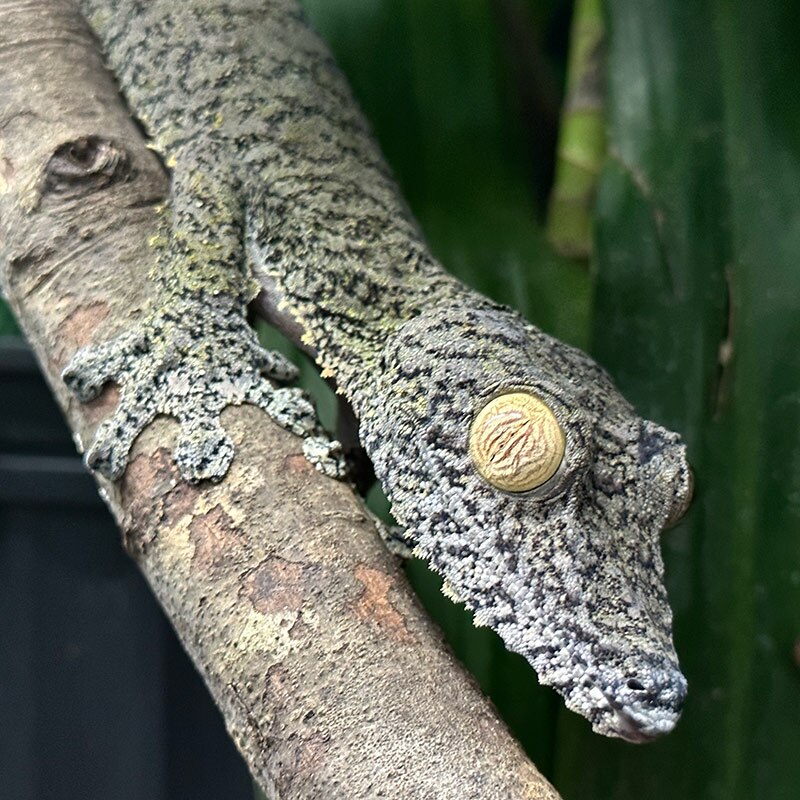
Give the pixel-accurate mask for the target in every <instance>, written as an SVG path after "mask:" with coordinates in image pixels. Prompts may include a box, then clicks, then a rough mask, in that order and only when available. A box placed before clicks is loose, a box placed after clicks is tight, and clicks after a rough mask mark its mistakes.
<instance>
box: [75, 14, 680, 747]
mask: <svg viewBox="0 0 800 800" xmlns="http://www.w3.org/2000/svg"><path fill="white" fill-rule="evenodd" d="M81 6H82V8H83V10H84V12H85V14H86V16H87V18H88V20H89V21H90V23H91V25H92V26H93V28H94V29H95V31H96V32H97V35H98V37H99V38H100V40H101V42H102V44H103V47H104V49H105V52H106V53H107V56H108V60H109V65H110V67H111V68H112V69H113V71H114V72H115V74H116V75H117V78H118V80H119V83H120V86H121V88H122V90H123V92H124V94H125V97H126V99H127V101H128V103H129V104H130V106H131V109H132V111H133V113H135V115H136V116H137V117H138V118H139V120H140V121H141V122H142V123H143V124H144V125H145V127H146V128H147V130H148V131H149V132H150V134H151V135H152V136H153V139H154V146H155V147H156V148H157V149H158V150H159V151H160V152H161V153H162V154H163V156H164V159H165V162H166V163H167V164H168V166H169V167H170V168H171V170H172V193H171V198H170V208H169V212H168V213H165V216H164V227H163V233H162V235H161V236H160V237H158V240H157V241H156V242H155V248H156V252H157V259H156V261H157V264H156V268H155V270H154V276H155V279H156V281H157V284H158V287H159V299H158V302H157V304H156V307H155V308H154V309H153V310H152V311H151V312H150V314H149V315H148V316H147V317H146V318H145V320H144V321H143V322H142V324H141V325H140V326H139V327H138V328H136V329H134V330H133V331H131V332H129V333H126V334H123V336H122V337H120V338H119V339H117V340H114V341H113V342H111V343H108V344H105V345H100V346H99V347H95V348H90V349H89V350H87V351H83V352H82V353H79V354H78V356H77V357H76V360H75V361H74V362H73V364H72V365H71V366H70V367H69V368H68V370H67V371H66V378H67V380H68V382H69V383H70V384H71V385H72V386H73V387H74V388H75V389H76V391H78V393H79V394H80V395H81V396H83V397H88V396H91V395H92V394H93V393H96V392H97V391H98V390H99V388H100V387H101V386H102V384H103V382H104V381H106V380H108V379H114V380H116V381H117V382H119V383H121V384H122V385H123V392H122V400H121V403H120V407H119V409H118V411H117V414H116V415H115V417H114V418H113V419H112V420H111V421H110V422H109V423H107V424H106V425H105V426H104V428H102V429H101V431H100V432H99V434H98V438H97V440H96V442H95V444H94V445H93V448H92V450H90V453H89V460H90V462H91V463H92V464H93V465H94V466H96V467H97V468H99V469H101V470H103V471H105V472H106V474H109V475H111V476H112V477H115V476H118V475H119V474H121V472H122V471H124V468H125V465H126V463H127V458H128V451H129V449H130V446H131V444H132V441H133V439H134V438H135V436H136V435H137V434H138V433H139V431H140V430H141V429H142V428H143V427H144V426H145V425H146V424H147V422H149V420H150V419H152V418H153V416H155V415H156V414H159V413H168V414H172V415H173V416H176V417H178V418H179V420H180V422H181V425H182V431H183V434H182V440H181V444H180V445H179V447H178V450H177V452H176V458H177V460H178V461H179V464H180V466H181V468H182V470H183V472H184V474H185V475H186V476H187V478H189V479H191V480H199V479H202V478H212V479H219V478H220V477H222V476H223V475H224V473H225V471H226V470H227V467H228V464H229V462H230V459H231V458H232V456H233V451H232V445H231V444H230V441H229V440H228V439H227V436H226V435H225V433H224V431H223V430H222V429H221V427H220V426H219V420H218V415H219V411H220V410H221V408H222V407H224V406H225V405H226V404H228V403H231V402H233V403H236V402H253V403H256V404H258V405H261V406H262V407H264V408H265V409H266V410H267V411H268V412H269V413H271V414H272V415H273V417H275V418H276V419H278V421H280V422H281V423H282V424H284V425H286V426H287V427H289V428H290V429H292V430H295V431H296V432H298V433H300V434H302V435H305V436H308V437H309V438H308V439H307V440H306V441H307V447H306V450H307V452H308V453H309V454H310V455H313V456H314V457H315V458H316V460H317V463H318V464H319V466H320V468H322V469H325V470H326V471H328V472H336V471H337V470H338V468H339V467H338V464H339V462H338V459H337V456H336V449H335V443H334V444H331V443H329V442H326V440H325V439H324V438H322V437H321V435H320V433H321V432H320V430H319V428H318V426H317V423H316V421H315V419H314V416H313V413H312V410H311V409H310V407H309V406H308V404H307V401H306V400H305V399H304V398H303V397H302V396H300V395H299V394H297V393H296V390H294V389H286V388H283V389H276V388H274V387H273V384H272V382H271V381H270V380H269V379H270V378H272V379H274V380H286V379H289V378H290V377H291V372H292V370H291V367H290V366H289V365H287V364H285V363H284V362H283V361H281V360H280V359H278V358H277V357H276V356H273V355H270V354H266V353H264V352H263V351H260V350H259V349H258V347H257V346H256V345H255V343H254V340H253V338H252V334H251V333H250V331H249V329H247V328H246V325H245V323H244V316H243V314H244V308H245V304H246V303H247V302H248V301H249V300H251V299H252V298H253V296H254V294H255V292H256V290H257V288H259V287H260V288H262V289H264V290H265V291H266V295H265V296H266V297H267V299H268V301H267V305H268V306H269V307H270V308H271V309H272V316H273V319H274V321H276V322H277V323H279V324H280V325H281V327H283V328H284V329H285V330H287V331H290V332H292V333H293V334H294V336H295V338H296V339H297V340H298V342H301V343H302V344H303V345H304V346H305V347H306V348H307V349H309V350H310V351H311V352H312V353H313V354H314V357H315V358H316V360H317V362H318V364H319V365H320V367H321V368H322V370H323V374H324V375H326V376H328V377H332V378H335V380H336V384H337V387H338V390H339V391H340V392H341V393H343V394H344V395H345V396H346V397H347V399H348V400H349V402H350V404H351V405H352V407H353V409H354V411H355V413H356V415H357V417H358V419H359V426H360V427H359V432H360V436H361V439H362V442H363V444H364V446H365V448H366V450H367V452H368V453H369V454H370V456H371V458H372V459H373V462H374V465H375V470H376V474H377V475H378V478H379V479H380V481H381V483H382V484H383V487H384V489H385V490H386V492H387V494H388V496H389V498H390V500H391V501H392V509H393V513H394V515H395V517H396V518H397V520H398V522H400V523H401V524H402V525H403V526H404V528H405V533H404V535H405V537H406V540H407V541H408V543H409V544H410V545H411V546H412V547H414V548H415V549H416V552H417V553H418V554H419V555H421V556H423V557H424V558H426V559H428V560H429V562H430V563H431V565H432V566H433V567H434V568H435V569H436V570H437V571H439V572H440V573H441V574H442V575H443V576H444V577H445V579H446V587H447V590H448V592H450V593H451V594H453V596H455V597H457V599H459V600H460V601H463V602H464V603H465V604H466V605H467V607H468V608H470V609H471V610H472V611H473V612H474V614H475V620H476V622H477V623H478V624H485V625H489V626H491V627H492V628H494V629H495V630H496V631H497V632H498V633H499V634H500V636H501V637H502V638H503V639H504V641H505V643H506V645H507V646H508V647H509V648H510V649H512V650H515V651H517V652H519V653H522V654H523V655H524V656H525V657H526V658H527V659H528V660H529V661H530V663H531V664H532V665H533V667H534V668H535V669H536V671H537V673H538V674H539V678H540V680H541V681H542V682H543V683H547V684H550V685H552V686H554V687H555V688H556V689H557V691H559V692H560V693H561V694H562V695H563V697H564V699H565V701H566V704H567V705H568V706H569V707H570V708H572V709H573V710H575V711H577V712H579V713H581V714H583V715H584V716H586V717H587V718H588V719H589V720H590V721H591V722H592V725H593V727H594V729H595V730H597V731H598V732H600V733H603V734H606V735H612V736H621V737H624V738H627V739H629V740H631V741H644V740H647V739H651V738H653V737H656V736H658V735H661V734H663V733H665V732H667V731H669V730H670V729H671V728H672V727H673V725H674V724H675V721H676V720H677V717H678V715H679V713H680V709H681V706H682V703H683V699H684V696H685V692H686V682H685V679H684V678H683V676H682V674H681V672H680V669H679V667H678V662H677V657H676V654H675V650H674V647H673V644H672V637H671V623H672V615H671V611H670V608H669V605H668V602H667V597H666V592H665V590H664V586H663V582H662V577H663V565H662V561H661V555H660V550H659V534H660V532H661V530H662V529H663V528H664V527H665V525H666V524H667V523H669V522H670V521H672V520H674V519H675V518H677V517H678V516H680V514H681V513H682V511H683V510H684V509H685V507H686V505H687V504H688V502H689V498H690V494H691V479H690V471H689V468H688V466H687V463H686V459H685V449H684V447H683V445H682V444H681V442H680V440H679V438H678V436H677V435H676V434H673V433H670V432H668V431H666V430H664V429H663V428H660V427H659V426H657V425H655V424H653V423H651V422H647V421H645V420H642V419H640V418H639V417H638V416H637V415H636V414H635V412H634V411H633V409H632V408H631V406H630V405H629V404H628V403H627V402H626V401H625V400H624V399H623V398H622V397H621V396H620V394H619V393H618V392H617V390H616V389H615V387H614V386H613V384H612V383H611V381H610V379H609V378H608V376H607V375H606V374H605V373H604V372H603V371H602V369H600V368H599V367H598V366H597V365H596V364H595V363H594V362H593V361H592V360H591V359H589V358H588V357H587V356H585V355H583V354H582V353H580V352H579V351H577V350H575V349H573V348H570V347H568V346H566V345H564V344H562V343H561V342H558V341H556V340H555V339H552V338H551V337H549V336H547V335H545V334H543V333H542V332H541V331H539V330H538V329H537V328H535V327H534V326H532V325H531V324H529V323H528V322H526V321H525V320H524V319H522V318H521V317H520V316H519V315H518V314H516V313H515V312H513V311H511V310H509V309H507V308H503V307H501V306H498V305H496V304H494V303H492V302H490V301H489V300H487V299H486V298H484V297H482V296H480V295H478V294H476V293H474V292H472V291H471V290H469V289H468V288H467V287H465V286H463V285H462V284H461V283H459V282H458V281H456V280H455V279H453V278H452V277H451V276H449V275H448V274H447V273H446V272H444V271H443V270H442V268H441V267H440V266H439V265H438V264H437V263H436V262H435V261H434V260H433V258H432V257H431V256H430V254H429V252H428V249H427V247H426V245H425V243H424V242H423V240H422V238H421V234H420V232H419V229H418V227H417V225H416V223H415V222H414V220H413V219H412V218H411V216H410V214H409V212H408V210H407V208H406V207H405V205H404V203H403V201H402V200H401V199H400V195H399V193H398V191H397V188H396V186H395V184H394V182H393V180H392V177H391V175H390V173H389V170H388V168H387V167H386V165H385V163H384V161H383V160H382V158H381V156H380V154H379V152H378V150H377V148H376V146H375V144H374V142H373V141H372V139H371V137H370V133H369V130H368V127H367V124H366V122H365V121H364V119H363V117H362V116H361V114H360V112H359V111H358V109H357V107H356V105H355V103H354V101H353V99H352V97H351V94H350V92H349V90H348V88H347V85H346V83H345V81H344V80H343V78H342V76H341V74H340V73H339V71H338V69H337V68H336V66H335V64H334V63H333V61H332V58H331V56H330V54H329V53H328V50H327V49H326V47H325V45H324V44H323V43H322V42H321V40H320V39H319V38H318V37H317V36H316V35H315V34H314V33H313V32H312V31H311V30H310V29H309V27H308V25H307V24H306V22H305V20H304V18H303V16H302V14H301V12H300V10H299V8H298V6H297V4H296V3H295V2H294V0H250V2H237V1H235V0H231V1H230V2H216V1H215V2H211V1H210V0H193V2H183V3H175V2H174V0H170V2H165V1H164V0H154V2H147V3H145V2H134V1H133V0H118V2H102V1H101V0H82V2H81ZM131 387H133V388H131ZM512 389H513V390H517V389H521V390H525V391H528V392H531V393H533V394H535V395H537V396H538V397H540V398H541V399H542V400H544V401H545V402H546V403H547V405H548V406H549V407H550V409H551V410H552V412H553V413H554V414H555V416H556V418H557V420H558V422H559V423H560V425H561V427H562V429H563V431H564V433H565V436H566V455H565V457H564V460H563V462H562V464H561V467H560V468H559V470H558V472H557V473H556V475H555V476H554V477H553V478H552V479H550V480H549V481H548V482H547V483H546V484H545V485H544V486H543V487H541V488H540V489H538V490H534V491H532V492H528V493H524V494H508V493H504V492H501V491H499V490H497V489H495V488H493V487H492V486H491V485H489V484H488V483H487V482H486V481H485V480H484V479H483V478H481V476H480V475H479V474H478V472H477V471H476V469H475V467H474V465H473V463H472V461H471V459H470V456H469V446H468V433H469V428H470V424H471V421H472V420H473V418H474V417H475V415H476V413H477V412H478V411H479V410H480V408H481V407H482V406H483V405H484V404H485V403H486V401H487V400H488V399H490V398H492V397H494V396H496V395H497V394H498V393H500V392H503V391H508V390H512Z"/></svg>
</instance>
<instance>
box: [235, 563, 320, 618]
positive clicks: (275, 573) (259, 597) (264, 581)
mask: <svg viewBox="0 0 800 800" xmlns="http://www.w3.org/2000/svg"><path fill="white" fill-rule="evenodd" d="M304 572H305V569H304V567H303V565H302V564H295V563H293V562H291V561H286V560H285V559H283V558H270V559H268V560H267V561H265V562H263V563H261V564H259V566H258V567H256V569H254V570H253V571H252V572H251V573H250V574H249V575H248V576H247V580H246V581H245V584H244V586H243V587H242V593H243V594H244V595H245V596H246V597H247V598H248V599H249V600H250V602H251V603H252V604H253V608H255V609H256V611H259V612H260V613H261V614H275V613H276V612H279V611H293V612H296V611H300V610H301V609H302V608H303V606H304V605H305V602H304V595H305V592H304V589H305V584H304V582H303V578H304V575H303V573H304Z"/></svg>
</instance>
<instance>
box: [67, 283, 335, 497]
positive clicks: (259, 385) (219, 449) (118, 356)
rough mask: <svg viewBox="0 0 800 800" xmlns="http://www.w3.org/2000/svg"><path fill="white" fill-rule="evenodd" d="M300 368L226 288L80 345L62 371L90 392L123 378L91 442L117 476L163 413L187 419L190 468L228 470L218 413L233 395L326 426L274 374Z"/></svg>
mask: <svg viewBox="0 0 800 800" xmlns="http://www.w3.org/2000/svg"><path fill="white" fill-rule="evenodd" d="M296 374H297V370H296V368H295V367H294V365H292V364H291V363H290V362H289V361H287V360H286V359H285V358H284V357H283V356H281V355H280V354H278V353H271V352H267V351H265V350H264V349H262V347H261V345H260V344H259V342H258V339H257V338H256V335H255V333H254V331H253V330H252V329H251V328H250V327H249V325H248V324H247V322H246V320H245V318H244V315H243V313H242V308H241V305H240V304H239V303H237V302H236V301H235V300H233V299H232V298H230V297H228V296H227V295H208V294H203V293H198V294H191V295H184V296H179V297H176V298H174V299H172V300H171V301H170V305H169V307H168V308H164V309H157V310H154V311H151V312H150V313H149V314H148V315H147V316H146V317H145V318H144V320H143V321H142V322H141V323H139V324H138V325H136V327H134V328H133V329H131V330H130V331H126V332H125V333H123V334H122V335H120V336H119V337H117V338H116V339H114V340H112V341H110V342H106V343H104V344H100V345H95V346H89V347H86V348H83V349H82V350H80V351H79V352H78V353H77V354H76V355H75V356H74V357H73V359H72V360H71V361H70V363H69V364H68V365H67V367H66V369H65V370H64V373H63V378H64V381H65V382H66V384H67V386H68V387H69V388H70V389H71V390H72V391H73V392H74V393H75V394H76V395H77V397H78V398H79V399H80V400H82V401H84V402H85V401H87V400H91V399H92V398H93V397H96V396H97V395H98V394H99V392H100V390H101V389H102V387H103V385H104V384H105V383H107V382H109V381H112V382H114V383H116V384H118V385H119V386H120V400H119V405H118V406H117V409H116V411H115V412H114V414H113V415H112V416H111V417H110V418H109V419H107V420H106V421H105V422H103V423H102V424H101V425H100V427H99V428H98V430H97V432H96V433H95V438H94V441H93V443H92V445H91V446H90V447H89V449H88V451H87V452H86V463H87V464H88V465H89V467H91V468H92V469H95V470H98V471H99V472H101V473H102V474H104V475H105V476H106V477H108V478H111V479H112V480H116V479H117V478H119V477H120V476H121V475H122V473H123V472H124V471H125V468H126V466H127V463H128V458H129V455H130V449H131V447H132V445H133V442H134V440H135V439H136V437H137V436H138V435H139V433H141V431H142V430H143V429H144V428H145V427H146V426H147V425H148V424H149V423H150V422H151V421H152V420H153V418H154V417H156V416H157V415H159V414H165V415H168V416H171V417H175V418H176V419H177V420H178V422H179V423H180V426H181V432H180V436H179V439H178V443H177V446H176V448H175V461H176V463H177V464H178V466H179V468H180V470H181V473H182V475H183V476H184V478H186V480H188V481H189V482H191V483H197V482H199V481H201V480H205V479H208V480H212V481H218V480H221V479H222V478H223V477H224V476H225V473H226V472H227V471H228V467H229V466H230V463H231V460H232V459H233V453H234V446H233V442H232V440H231V438H230V436H228V434H227V433H226V432H225V430H224V429H223V428H222V426H221V424H220V421H219V415H220V414H221V412H222V410H223V409H224V408H225V407H226V406H228V405H241V404H242V403H250V404H252V405H256V406H259V407H260V408H263V409H264V410H265V411H266V412H267V413H268V414H269V415H270V416H271V417H272V418H273V419H274V420H275V421H276V422H277V423H278V424H280V425H281V426H282V427H284V428H286V429H288V430H290V431H292V432H293V433H296V434H298V435H300V436H303V437H309V436H310V437H313V439H317V438H320V437H321V436H322V435H323V434H322V430H321V428H320V425H319V422H318V421H317V416H316V412H315V410H314V407H313V405H312V404H311V402H310V401H309V400H308V398H307V397H306V396H305V394H304V393H303V392H302V391H301V390H300V389H297V388H292V387H285V386H283V387H277V388H276V387H275V386H274V385H273V383H272V381H276V382H281V383H282V382H286V381H289V380H292V379H293V378H294V377H295V376H296ZM328 445H329V448H328V452H327V454H326V455H325V457H323V456H322V455H321V453H322V450H321V449H320V448H317V450H318V452H319V453H320V459H321V460H322V461H323V462H324V461H326V459H327V462H330V463H333V461H335V457H334V456H335V451H336V446H335V445H336V443H333V442H328ZM312 461H313V459H312ZM315 466H317V464H316V463H315ZM318 468H320V467H319V466H318ZM332 469H333V468H332V467H331V470H332ZM321 471H323V472H326V470H324V469H323V470H321ZM326 474H332V472H330V471H328V472H326Z"/></svg>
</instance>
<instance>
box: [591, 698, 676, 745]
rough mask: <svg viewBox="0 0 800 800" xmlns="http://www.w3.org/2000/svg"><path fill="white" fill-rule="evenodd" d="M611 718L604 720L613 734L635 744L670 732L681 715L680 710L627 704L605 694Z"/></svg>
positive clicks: (649, 740)
mask: <svg viewBox="0 0 800 800" xmlns="http://www.w3.org/2000/svg"><path fill="white" fill-rule="evenodd" d="M605 697H606V700H607V701H608V705H609V710H608V714H609V715H610V719H607V720H605V721H604V724H605V725H606V726H608V727H609V729H610V731H611V732H612V733H613V735H616V736H619V737H620V738H621V739H625V741H628V742H633V743H635V744H642V743H644V742H651V741H653V740H654V739H658V738H660V737H661V736H664V735H665V734H667V733H669V732H670V731H671V730H672V729H673V728H674V727H675V723H677V721H678V718H679V717H680V711H671V710H666V709H663V708H658V709H649V708H643V707H638V708H637V707H635V706H630V705H628V706H625V705H621V704H619V703H617V702H615V701H614V700H613V699H612V698H611V697H609V696H608V695H605Z"/></svg>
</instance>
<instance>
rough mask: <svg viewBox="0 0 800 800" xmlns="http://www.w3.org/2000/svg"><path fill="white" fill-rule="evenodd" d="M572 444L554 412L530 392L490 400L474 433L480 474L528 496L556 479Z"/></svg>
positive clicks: (471, 442) (472, 452) (473, 446)
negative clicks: (551, 479) (567, 440)
mask: <svg viewBox="0 0 800 800" xmlns="http://www.w3.org/2000/svg"><path fill="white" fill-rule="evenodd" d="M565 449H566V438H565V437H564V431H562V430H561V426H560V425H559V424H558V420H557V419H556V418H555V416H554V415H553V412H552V411H551V410H550V409H549V408H548V407H547V406H546V405H545V404H544V403H543V402H542V401H541V400H540V399H539V398H538V397H534V396H533V395H531V394H528V393H527V392H509V393H508V394H501V395H500V396H499V397H495V398H494V400H490V401H489V402H488V403H487V404H486V405H485V406H484V407H483V408H482V409H481V410H480V412H479V413H478V415H477V416H476V417H475V419H474V420H473V422H472V426H471V427H470V430H469V453H470V455H471V456H472V460H473V462H474V463H475V468H476V469H477V470H478V472H479V473H480V474H481V475H482V476H483V477H484V478H485V479H486V480H487V481H488V482H489V483H491V484H492V486H495V487H497V488H498V489H502V490H503V491H505V492H528V491H530V490H531V489H535V488H536V487H537V486H541V485H542V484H544V483H546V482H547V481H548V480H550V478H552V477H553V475H554V474H555V472H556V470H557V469H558V467H559V465H560V464H561V461H562V460H563V458H564V451H565Z"/></svg>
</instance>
